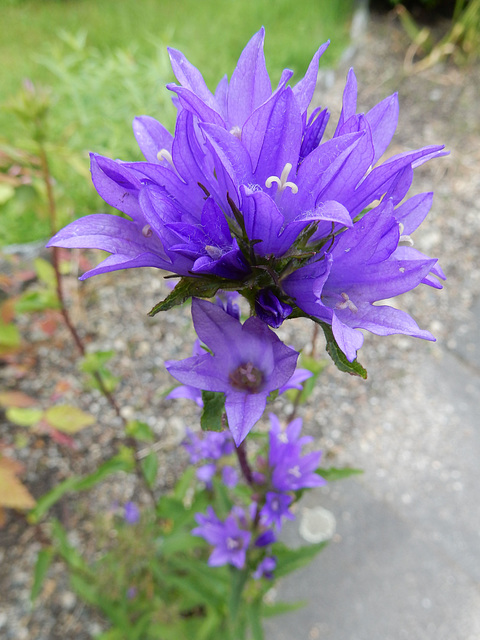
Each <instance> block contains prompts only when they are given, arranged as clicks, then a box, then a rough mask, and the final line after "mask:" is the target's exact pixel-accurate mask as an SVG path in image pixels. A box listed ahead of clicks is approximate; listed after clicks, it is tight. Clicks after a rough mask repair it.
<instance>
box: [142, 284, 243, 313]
mask: <svg viewBox="0 0 480 640" xmlns="http://www.w3.org/2000/svg"><path fill="white" fill-rule="evenodd" d="M228 282H229V281H228V280H225V281H223V282H222V280H220V279H218V278H217V279H215V280H210V279H207V278H189V277H184V278H181V279H180V281H179V282H178V283H177V285H176V287H175V289H174V290H173V291H172V292H171V293H170V294H168V296H167V297H166V298H165V300H162V301H161V302H159V303H158V304H156V305H155V306H154V307H153V309H152V310H151V311H150V312H149V314H148V315H149V316H151V317H153V316H154V315H156V314H157V313H159V312H160V311H168V310H169V309H172V308H173V307H176V306H177V305H179V304H183V303H184V302H186V301H187V300H188V299H189V298H191V297H192V296H195V297H196V298H213V296H214V295H215V294H216V293H217V291H218V290H219V289H222V288H225V283H228ZM237 284H238V283H237Z"/></svg>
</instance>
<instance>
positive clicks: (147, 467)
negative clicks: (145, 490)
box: [141, 451, 158, 487]
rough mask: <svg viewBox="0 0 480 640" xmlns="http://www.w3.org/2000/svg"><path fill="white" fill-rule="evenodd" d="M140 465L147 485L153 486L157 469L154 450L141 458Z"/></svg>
mask: <svg viewBox="0 0 480 640" xmlns="http://www.w3.org/2000/svg"><path fill="white" fill-rule="evenodd" d="M141 466H142V472H143V476H144V478H145V481H146V483H147V484H148V486H149V487H153V485H154V484H155V480H156V479H157V471H158V458H157V454H156V453H155V451H150V453H149V454H148V455H147V456H146V457H145V458H143V460H142V462H141Z"/></svg>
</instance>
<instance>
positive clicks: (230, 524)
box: [192, 506, 252, 569]
mask: <svg viewBox="0 0 480 640" xmlns="http://www.w3.org/2000/svg"><path fill="white" fill-rule="evenodd" d="M195 519H196V521H197V523H198V524H199V526H198V527H195V529H192V534H193V535H194V536H200V537H202V538H204V539H205V540H206V541H207V542H208V543H209V544H211V545H212V546H213V547H214V548H213V551H212V553H211V555H210V558H209V559H208V564H209V565H210V566H211V567H219V566H221V565H224V564H231V565H233V566H234V567H236V568H237V569H243V567H244V566H245V559H246V552H247V548H248V545H249V544H250V539H251V537H252V534H251V533H250V532H249V531H245V530H244V529H242V527H241V526H240V524H239V522H238V519H237V518H236V517H235V515H232V514H230V515H228V516H227V518H226V519H225V520H224V521H223V522H222V520H220V519H219V518H218V517H217V516H216V514H215V511H214V510H213V507H210V506H209V507H208V508H207V515H206V516H205V515H203V514H201V513H197V514H196V516H195Z"/></svg>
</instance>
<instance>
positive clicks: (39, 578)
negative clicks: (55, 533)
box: [30, 547, 54, 602]
mask: <svg viewBox="0 0 480 640" xmlns="http://www.w3.org/2000/svg"><path fill="white" fill-rule="evenodd" d="M53 557H54V554H53V549H52V548H51V547H47V548H46V549H41V550H40V551H39V553H38V556H37V562H36V563H35V569H34V572H33V585H32V590H31V591H30V599H31V601H32V602H34V601H35V600H36V599H37V598H38V596H39V595H40V591H41V590H42V587H43V582H44V580H45V576H46V575H47V571H48V569H49V567H50V565H51V564H52V560H53Z"/></svg>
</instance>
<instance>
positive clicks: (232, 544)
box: [227, 538, 240, 549]
mask: <svg viewBox="0 0 480 640" xmlns="http://www.w3.org/2000/svg"><path fill="white" fill-rule="evenodd" d="M239 546H240V544H239V542H238V540H235V538H227V547H228V549H238V547H239Z"/></svg>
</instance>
